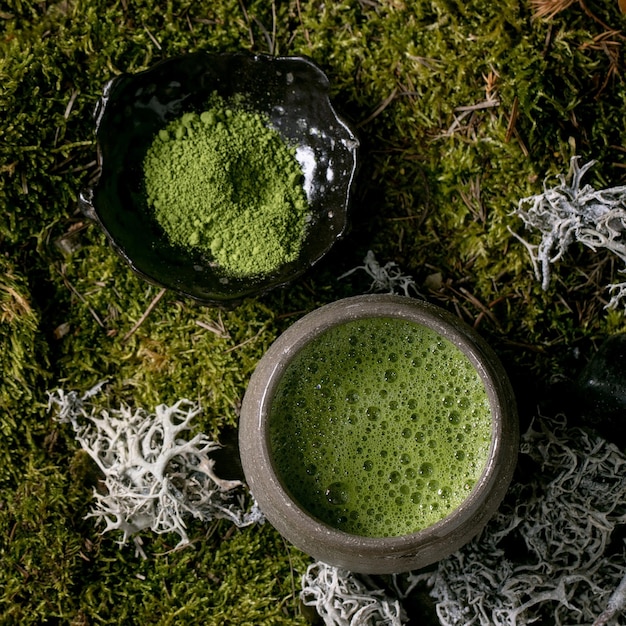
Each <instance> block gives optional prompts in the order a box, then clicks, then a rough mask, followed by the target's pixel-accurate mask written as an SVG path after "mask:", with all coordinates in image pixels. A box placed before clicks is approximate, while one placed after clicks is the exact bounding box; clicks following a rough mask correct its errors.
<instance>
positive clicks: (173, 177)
mask: <svg viewBox="0 0 626 626" xmlns="http://www.w3.org/2000/svg"><path fill="white" fill-rule="evenodd" d="M143 169H144V177H145V188H146V193H147V200H148V205H149V206H150V207H151V208H152V209H153V211H154V216H155V218H156V220H157V222H158V223H159V224H160V225H161V227H162V228H163V230H164V231H165V233H166V235H167V236H168V237H169V239H170V241H171V242H172V243H173V244H175V245H179V246H182V247H184V248H187V249H189V248H195V249H198V250H200V251H202V252H204V253H207V254H208V256H209V257H210V258H211V259H212V262H213V263H215V264H216V265H217V266H218V267H219V268H220V269H221V270H223V272H224V274H225V275H228V276H232V277H239V278H243V277H247V276H260V275H265V274H269V273H271V272H273V271H274V270H276V269H277V268H278V267H279V266H281V265H283V264H284V263H287V262H289V261H293V260H295V259H296V258H297V256H298V253H299V250H300V247H301V245H302V240H303V237H304V232H305V228H306V222H307V216H308V213H309V207H308V203H307V199H306V195H305V193H304V190H303V187H302V179H303V174H302V168H301V167H300V164H299V163H298V161H297V160H296V158H295V150H293V149H291V148H289V147H288V146H287V144H286V143H285V142H284V140H283V139H282V138H281V136H280V135H279V134H278V132H277V131H276V130H274V129H273V128H271V127H269V126H268V123H267V120H266V119H264V118H263V117H262V116H260V115H259V114H256V113H251V112H249V111H246V110H243V109H240V108H237V107H234V106H233V107H230V106H228V105H227V104H226V103H225V102H224V101H222V100H218V101H216V104H213V105H212V106H210V107H209V108H207V110H205V111H203V112H202V113H200V114H197V113H185V114H184V115H183V116H182V117H180V118H179V119H177V120H175V121H173V122H171V123H170V124H169V125H168V126H167V127H166V128H164V129H162V130H161V131H160V132H159V133H158V135H156V137H155V138H154V140H153V142H152V145H151V146H150V148H149V150H148V152H147V154H146V157H145V160H144V163H143Z"/></svg>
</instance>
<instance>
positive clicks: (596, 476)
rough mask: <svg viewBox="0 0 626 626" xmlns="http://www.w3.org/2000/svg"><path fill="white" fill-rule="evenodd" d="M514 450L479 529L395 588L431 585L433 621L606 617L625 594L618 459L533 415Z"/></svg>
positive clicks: (484, 623)
mask: <svg viewBox="0 0 626 626" xmlns="http://www.w3.org/2000/svg"><path fill="white" fill-rule="evenodd" d="M521 455H522V456H521V464H522V466H523V468H524V475H522V474H521V473H520V480H519V481H516V482H515V483H514V484H513V485H512V487H511V489H510V492H509V494H508V496H507V500H506V504H505V505H504V506H503V507H501V510H500V511H499V512H498V514H497V515H496V516H495V517H494V519H493V520H492V521H491V522H490V523H489V524H488V526H487V528H486V529H485V531H484V532H483V533H482V534H481V535H480V536H479V537H478V538H477V539H475V540H473V541H472V542H470V543H469V544H468V545H467V546H465V547H464V548H462V549H461V550H459V551H458V552H457V553H455V554H454V555H452V556H451V557H449V558H447V559H445V560H443V561H441V562H440V563H439V564H438V568H437V570H436V571H435V572H434V573H432V574H428V573H427V574H424V573H421V574H420V573H414V574H410V575H409V576H408V578H407V580H406V581H405V587H406V588H407V590H409V591H410V590H411V589H412V588H413V587H414V586H415V585H416V584H417V583H423V582H425V581H426V582H427V583H428V584H429V585H430V586H431V593H432V596H433V597H434V598H435V600H436V609H437V615H438V617H439V620H440V622H441V624H442V626H461V625H462V626H467V625H469V624H475V625H481V626H525V625H527V624H552V625H554V626H562V625H565V624H593V623H595V624H596V625H597V626H600V625H601V624H606V623H609V620H610V619H614V618H615V617H616V616H617V615H618V614H619V612H621V611H622V609H623V608H624V602H625V598H624V596H625V595H626V582H624V580H625V579H624V575H625V572H626V545H625V543H624V539H623V529H624V524H626V480H625V478H624V476H625V473H626V456H625V455H624V454H623V453H622V452H621V451H620V450H619V449H618V448H617V447H616V446H614V445H613V444H610V443H607V442H606V441H605V440H604V439H602V438H599V437H596V436H593V435H591V434H590V433H588V432H587V431H585V430H582V429H579V428H568V427H567V424H566V421H565V419H564V418H563V417H562V416H560V417H557V418H553V419H548V418H542V419H537V420H536V421H535V422H534V424H533V425H532V426H531V428H530V429H529V430H528V432H527V433H526V434H525V435H524V437H523V440H522V445H521ZM611 623H614V622H611Z"/></svg>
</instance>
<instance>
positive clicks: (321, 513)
mask: <svg viewBox="0 0 626 626" xmlns="http://www.w3.org/2000/svg"><path fill="white" fill-rule="evenodd" d="M270 444H271V447H272V453H273V456H274V459H275V462H276V466H277V470H278V473H279V474H280V475H281V477H282V479H283V481H284V483H285V486H286V487H287V489H288V490H289V491H290V492H291V494H292V496H293V497H294V498H295V499H296V500H297V501H298V502H299V504H300V505H301V506H303V507H304V508H305V509H307V510H308V511H309V512H310V513H311V514H312V515H314V516H316V517H318V518H319V519H321V520H322V521H324V522H326V523H328V524H330V525H332V526H334V527H336V528H338V529H340V530H344V531H346V532H349V533H353V534H358V535H363V536H370V537H384V536H400V535H404V534H408V533H412V532H416V531H418V530H420V529H422V528H425V527H427V526H430V525H431V524H433V523H435V522H437V521H439V520H440V519H442V518H443V517H445V516H446V515H448V514H449V513H451V512H452V511H453V510H454V509H455V508H457V507H458V506H459V505H460V504H461V503H462V502H463V500H464V499H465V498H466V497H467V496H468V495H469V493H470V492H471V490H472V489H473V487H474V485H475V483H476V482H477V481H478V479H479V478H480V476H481V474H482V472H483V470H484V467H485V464H486V462H487V458H488V454H489V449H490V445H491V410H490V406H489V401H488V398H487V393H486V390H485V387H484V384H483V382H482V380H481V378H480V376H479V375H478V373H477V372H476V370H475V369H474V367H473V366H472V364H471V362H470V361H469V359H468V358H467V357H466V356H465V355H464V354H463V353H462V352H461V351H460V350H459V349H458V348H456V347H455V346H454V345H453V344H452V343H450V342H449V341H448V340H446V339H444V338H443V337H441V336H439V335H438V334H437V333H436V332H435V331H433V330H431V329H429V328H427V327H425V326H422V325H421V324H417V323H414V322H408V321H405V320H400V319H396V318H371V319H363V320H357V321H353V322H347V323H344V324H342V325H339V326H335V327H332V328H330V329H328V330H327V331H325V332H324V333H323V334H322V335H320V336H319V337H317V338H316V339H314V340H312V341H311V342H310V343H309V344H308V345H307V346H306V347H305V348H304V349H303V350H302V351H301V352H300V353H299V354H298V356H297V357H296V358H295V359H294V361H292V363H290V364H289V366H288V367H287V369H286V371H285V373H284V376H283V378H282V379H281V381H280V383H279V385H278V387H277V391H276V394H275V397H274V399H273V402H272V409H271V415H270Z"/></svg>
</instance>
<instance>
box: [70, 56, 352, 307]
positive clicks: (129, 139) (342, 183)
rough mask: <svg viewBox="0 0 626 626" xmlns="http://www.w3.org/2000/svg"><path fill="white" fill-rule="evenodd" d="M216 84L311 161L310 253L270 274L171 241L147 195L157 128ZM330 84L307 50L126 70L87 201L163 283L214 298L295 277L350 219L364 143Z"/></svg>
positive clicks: (109, 107) (107, 104) (99, 123)
mask: <svg viewBox="0 0 626 626" xmlns="http://www.w3.org/2000/svg"><path fill="white" fill-rule="evenodd" d="M214 92H217V93H218V94H219V95H221V96H222V97H224V98H226V99H227V98H229V97H231V96H234V95H238V96H239V97H241V96H243V97H244V99H245V101H246V102H247V105H248V106H249V107H251V108H252V109H254V110H257V111H259V112H261V113H263V114H264V115H266V116H267V117H268V118H269V120H270V122H271V124H272V125H273V126H274V127H275V128H276V129H277V130H278V132H280V133H281V135H282V136H283V137H284V138H285V140H286V141H287V142H288V143H289V144H290V145H292V146H295V148H296V154H297V158H298V159H299V160H300V162H301V163H302V164H303V171H304V179H305V180H304V189H305V192H306V194H307V197H308V200H309V204H310V208H311V222H310V224H309V227H308V229H307V235H306V239H305V241H304V244H303V246H302V250H301V253H300V256H299V258H298V259H297V260H295V261H293V262H291V263H287V264H285V265H283V266H282V267H280V268H279V269H278V270H277V271H276V272H274V273H272V274H268V275H265V276H262V277H257V278H250V279H241V278H232V277H229V276H227V275H225V274H224V273H223V272H220V270H219V268H216V267H214V265H213V266H212V265H211V261H210V259H207V258H205V257H204V256H203V255H202V254H201V253H199V252H198V253H195V252H194V253H190V252H189V251H188V250H183V249H181V248H178V247H175V246H173V245H171V244H170V243H169V242H168V240H167V237H166V235H165V234H164V233H163V231H162V230H161V228H160V227H159V225H158V224H157V223H156V221H155V220H154V219H153V217H152V216H151V212H150V210H149V208H148V206H147V203H146V200H145V196H144V192H143V172H142V163H143V160H144V157H145V154H146V152H147V150H148V148H149V147H150V145H151V143H152V140H153V137H154V135H155V134H156V133H158V131H159V130H160V129H161V128H163V127H164V126H166V125H167V124H168V123H169V122H171V121H173V120H175V119H177V118H178V117H180V116H181V115H182V114H183V113H185V112H188V111H196V112H201V111H202V110H204V108H206V105H207V101H208V98H209V96H210V95H211V94H212V93H214ZM328 92H329V82H328V78H327V77H326V75H325V74H324V73H323V72H322V70H321V69H320V68H319V67H317V66H316V65H315V64H314V63H313V62H312V61H311V60H309V59H307V58H304V57H270V56H265V55H249V54H245V53H234V54H210V53H204V52H197V53H192V54H188V55H184V56H181V57H176V58H172V59H168V60H166V61H162V62H161V63H159V64H157V65H155V66H154V67H153V68H151V69H148V70H146V71H144V72H140V73H137V74H123V75H121V76H119V77H116V78H114V79H113V80H112V81H110V82H109V83H108V84H107V85H106V86H105V88H104V91H103V95H102V97H101V99H100V102H99V104H98V107H97V109H96V116H95V117H96V138H97V144H98V156H99V160H100V165H101V173H100V177H99V180H98V182H97V183H96V184H95V185H94V186H93V187H92V188H90V189H87V190H85V191H83V193H82V194H81V204H82V206H83V208H84V210H85V212H86V213H87V214H88V215H90V216H91V217H92V218H93V219H95V220H96V221H97V222H98V223H99V224H100V226H101V227H102V228H103V229H104V231H105V233H106V234H107V236H108V238H109V240H110V241H111V243H112V244H113V246H114V248H115V249H116V250H117V251H118V252H119V253H120V254H121V256H122V257H123V258H124V259H125V260H126V261H127V262H128V263H129V264H130V266H131V267H132V268H133V269H134V270H135V271H136V272H137V273H138V274H139V275H141V276H142V277H143V278H145V279H147V280H149V281H150V282H153V283H155V284H158V285H161V286H163V287H167V288H168V289H172V290H174V291H176V292H178V293H181V294H183V295H186V296H189V297H191V298H194V299H196V300H199V301H201V302H204V303H207V304H220V303H226V302H228V301H232V300H236V299H240V298H242V297H244V296H250V295H258V294H261V293H264V292H266V291H268V290H269V289H272V288H274V287H277V286H280V285H285V284H287V283H289V282H291V281H292V280H294V279H295V278H297V277H298V276H300V275H301V274H302V273H304V272H305V271H306V270H307V269H308V268H309V267H310V266H311V265H313V264H314V263H316V262H317V261H318V260H319V259H321V258H322V257H323V256H324V255H325V254H326V253H327V252H328V251H329V250H330V248H331V247H332V245H333V244H334V242H335V241H336V240H337V239H338V238H339V237H341V236H342V234H343V233H344V232H345V230H346V227H347V223H348V204H349V200H350V195H351V191H352V187H353V184H354V177H355V171H356V166H357V149H358V141H357V139H356V137H355V135H354V133H353V132H352V131H351V130H350V128H349V127H348V125H347V124H346V123H345V122H344V121H342V119H341V118H340V117H339V116H338V115H337V113H336V112H335V110H334V109H333V107H332V105H331V103H330V100H329V96H328Z"/></svg>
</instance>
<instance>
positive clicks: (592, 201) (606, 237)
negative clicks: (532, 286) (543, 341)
mask: <svg viewBox="0 0 626 626" xmlns="http://www.w3.org/2000/svg"><path fill="white" fill-rule="evenodd" d="M579 160H580V157H573V158H572V160H571V163H570V171H569V174H568V176H567V177H565V176H560V177H559V178H560V184H559V185H557V186H556V187H554V188H544V191H543V193H541V194H538V195H535V196H529V197H527V198H522V199H521V200H520V201H519V204H518V208H517V210H516V214H517V215H518V216H519V217H520V218H521V219H522V221H523V222H524V224H525V226H526V227H527V228H529V229H536V230H538V231H539V232H540V233H541V241H540V242H539V244H531V243H529V242H528V241H526V240H525V239H523V238H522V237H521V236H520V235H518V234H516V233H514V232H513V231H511V233H512V234H513V235H514V236H515V237H516V238H517V239H518V240H519V241H520V242H521V243H523V244H524V246H525V247H526V249H527V250H528V253H529V254H530V258H531V261H532V264H533V268H534V270H535V275H536V276H537V280H541V286H542V288H543V289H544V290H546V289H547V288H548V286H549V284H550V276H551V267H550V266H551V265H552V264H554V263H556V262H557V261H559V259H561V258H562V257H563V255H564V254H565V253H566V251H567V249H568V248H569V246H570V245H571V244H572V243H574V242H578V243H581V244H583V245H584V246H586V247H588V248H590V249H591V250H593V251H596V250H598V249H601V248H605V249H607V250H609V251H610V252H612V253H613V254H615V255H616V256H617V257H619V259H620V260H621V261H622V262H623V263H624V264H626V187H624V186H622V187H611V188H608V189H601V190H596V189H594V188H593V187H591V185H584V186H582V183H581V181H582V178H583V176H584V175H585V173H586V172H587V171H588V170H589V169H590V168H591V167H592V166H593V165H594V164H595V161H591V162H589V163H587V164H586V165H583V166H582V167H579V165H578V162H579ZM609 293H610V296H611V298H610V301H609V302H608V304H607V305H606V308H616V307H617V306H618V305H619V304H620V302H622V301H623V300H624V297H625V296H626V282H622V283H616V284H613V285H610V286H609Z"/></svg>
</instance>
